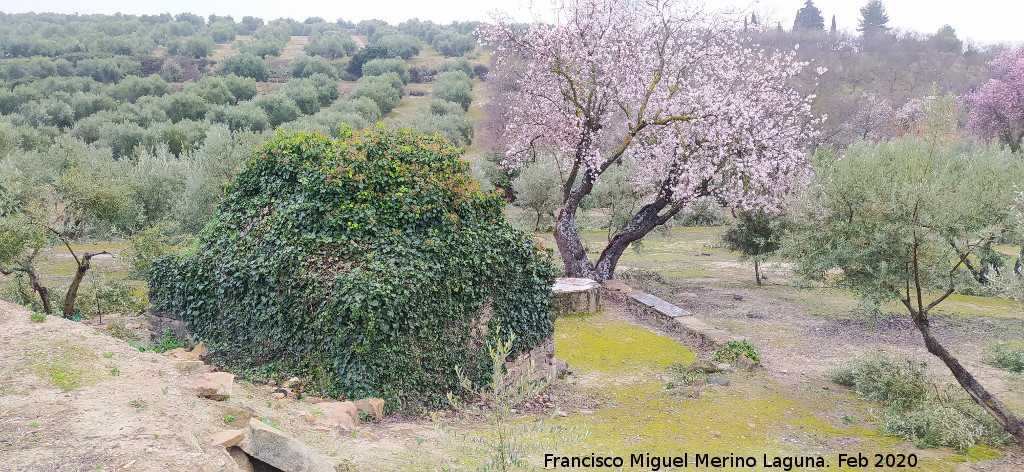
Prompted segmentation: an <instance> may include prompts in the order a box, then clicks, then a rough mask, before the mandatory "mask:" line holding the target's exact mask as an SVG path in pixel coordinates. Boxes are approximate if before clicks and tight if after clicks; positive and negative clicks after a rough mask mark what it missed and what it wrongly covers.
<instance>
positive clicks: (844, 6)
mask: <svg viewBox="0 0 1024 472" xmlns="http://www.w3.org/2000/svg"><path fill="white" fill-rule="evenodd" d="M804 1H805V0H757V1H753V0H708V1H707V2H706V3H707V5H708V6H709V7H710V8H713V9H718V8H723V7H730V8H738V9H741V10H754V11H757V12H759V13H764V14H766V16H767V18H768V19H770V20H773V21H778V22H781V23H782V25H783V27H785V28H786V29H789V28H791V27H792V26H793V17H794V15H795V14H796V11H797V10H798V9H799V8H800V7H802V6H803V4H804ZM883 2H884V4H885V6H886V10H887V11H888V13H889V25H890V26H892V27H894V28H900V29H908V30H916V31H921V32H928V33H931V32H935V31H936V30H938V29H939V28H940V27H942V25H944V24H949V25H950V26H952V27H953V28H955V29H956V31H957V34H958V35H959V36H960V37H961V38H971V39H973V40H974V41H975V42H977V43H989V44H991V43H998V42H1012V43H1021V42H1024V28H1021V26H1020V22H1021V20H1022V19H1024V1H1022V0H970V1H965V0H883ZM814 3H815V5H816V6H817V7H818V8H819V9H820V10H821V12H822V16H824V17H825V25H826V27H827V26H828V25H829V22H830V21H831V18H832V15H835V16H836V22H837V23H838V25H839V28H840V29H850V30H852V29H855V28H856V27H857V19H858V18H860V12H859V9H860V7H861V6H862V5H863V4H864V3H867V0H816V1H815V2H814ZM531 5H532V7H531ZM497 10H502V11H505V12H506V13H511V14H512V15H513V16H514V17H516V18H520V19H531V18H533V16H531V13H530V12H531V11H534V12H538V13H544V12H545V11H550V2H549V0H533V1H532V2H531V0H369V1H362V0H349V1H338V0H331V1H321V0H316V1H309V0H293V1H287V0H172V1H168V2H150V1H140V0H79V1H68V0H0V11H4V12H7V13H21V12H28V11H35V12H44V11H54V12H61V13H75V12H78V13H116V12H121V13H131V14H142V13H149V14H155V13H163V12H168V13H181V12H186V11H187V12H191V13H196V14H200V15H203V16H208V15H209V14H211V13H215V14H218V15H232V16H234V18H235V20H236V21H237V20H239V19H241V17H242V16H245V15H252V16H257V17H260V18H263V19H264V20H270V19H275V18H280V17H290V18H295V19H297V20H304V19H306V18H307V17H310V16H320V17H323V18H325V19H327V20H335V19H338V18H344V19H346V20H352V21H359V20H365V19H371V18H379V19H382V20H386V21H388V22H389V23H392V24H394V23H398V22H401V21H404V20H406V19H409V18H420V19H423V20H428V19H429V20H434V21H437V22H441V23H448V22H451V21H453V20H460V21H464V20H487V19H489V18H490V16H489V14H490V13H491V12H493V11H497ZM762 16H765V15H762Z"/></svg>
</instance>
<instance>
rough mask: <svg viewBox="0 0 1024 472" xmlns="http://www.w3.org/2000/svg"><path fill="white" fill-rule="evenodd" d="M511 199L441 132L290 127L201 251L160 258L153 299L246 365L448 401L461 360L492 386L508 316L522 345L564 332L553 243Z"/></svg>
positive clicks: (238, 187)
mask: <svg viewBox="0 0 1024 472" xmlns="http://www.w3.org/2000/svg"><path fill="white" fill-rule="evenodd" d="M503 206H504V201H503V200H502V198H501V197H500V196H499V195H498V194H497V193H485V192H482V191H480V190H479V188H478V187H477V185H476V183H474V182H473V181H472V179H471V177H470V174H469V170H468V166H467V164H466V163H464V162H462V161H460V160H459V151H458V149H457V148H456V147H454V146H453V145H451V144H450V143H448V142H447V141H444V140H443V139H441V138H437V137H424V136H420V135H414V134H411V133H408V132H404V131H403V132H395V131H389V130H386V129H384V128H378V129H376V130H373V131H367V132H364V133H360V134H357V135H356V136H354V137H351V138H349V139H347V140H344V141H336V140H331V139H328V138H325V137H322V136H320V135H309V134H304V133H296V134H283V133H282V134H278V135H277V136H276V137H275V138H273V139H271V140H269V141H267V142H266V143H264V145H263V146H262V148H260V149H258V150H257V152H256V157H255V158H254V159H252V160H251V161H250V162H249V163H248V165H247V166H246V168H245V169H244V170H243V171H242V172H241V173H240V174H239V175H238V176H237V178H236V180H235V181H234V182H233V183H232V184H230V185H229V186H228V187H227V188H226V191H225V195H224V198H223V200H222V202H221V204H220V207H219V208H218V210H217V214H216V216H215V217H214V218H213V219H212V220H211V221H210V223H209V224H208V225H207V227H206V229H205V230H204V231H203V233H202V235H201V237H200V238H199V241H198V243H197V246H196V247H195V248H194V249H193V250H192V251H191V252H188V253H186V254H181V255H176V256H171V257H168V258H164V259H160V260H157V261H156V262H155V263H154V264H153V267H152V271H151V277H150V281H149V284H150V299H151V301H152V304H153V308H154V309H155V310H157V311H162V312H171V313H175V314H178V315H180V316H181V317H182V318H183V319H184V320H185V322H186V324H187V326H188V327H189V329H190V330H191V331H192V333H193V334H194V335H196V336H197V337H198V338H200V339H203V340H206V341H208V342H211V343H212V344H214V345H216V346H218V349H220V350H221V351H222V352H224V353H226V355H227V358H229V359H231V360H232V361H231V362H234V363H236V366H238V367H257V366H266V365H268V364H271V363H274V366H275V367H273V369H278V371H276V372H275V373H277V374H284V373H285V372H287V373H289V374H291V373H299V374H302V373H305V374H307V375H313V376H317V377H318V379H319V380H320V382H317V383H323V384H325V385H329V387H327V390H328V393H330V394H332V395H333V394H341V395H344V396H346V397H363V396H369V395H381V396H383V397H384V398H386V399H388V400H390V401H391V402H393V404H395V405H397V406H398V407H399V408H406V409H407V408H412V407H416V406H420V405H431V406H436V405H441V404H442V398H443V397H444V394H445V393H446V392H448V391H457V390H458V382H457V378H456V376H455V372H454V368H455V366H456V365H459V366H462V368H463V369H464V371H465V372H467V373H469V374H470V376H471V378H473V379H474V381H480V382H486V380H487V378H488V377H487V376H488V374H489V369H490V368H491V366H492V364H491V361H490V358H489V356H488V354H487V352H486V342H487V341H492V342H493V341H494V340H491V339H488V336H489V335H491V336H493V333H494V331H495V328H496V327H497V326H498V325H500V326H502V327H503V331H507V330H509V329H510V330H512V331H513V332H515V334H516V345H515V346H514V352H513V355H516V354H518V353H520V352H523V351H524V350H528V349H530V348H532V347H533V346H535V345H536V344H538V343H539V342H540V341H542V340H544V339H546V338H547V337H549V336H551V334H552V318H551V314H550V306H549V304H550V300H549V294H550V286H551V283H552V281H553V278H554V276H555V269H554V267H553V265H552V263H551V254H550V251H548V252H541V251H540V250H539V249H538V248H537V247H536V245H535V243H534V241H533V240H532V239H531V238H529V237H528V236H527V235H526V234H525V233H522V232H520V231H518V230H515V229H513V228H512V227H511V226H510V225H509V224H508V223H507V222H506V220H505V219H504V217H503V215H502V208H503ZM484 313H488V314H487V315H485V314H484ZM490 313H493V316H491V315H489V314H490ZM484 326H486V328H484ZM273 369H272V370H273ZM324 379H326V380H327V381H323V380H324Z"/></svg>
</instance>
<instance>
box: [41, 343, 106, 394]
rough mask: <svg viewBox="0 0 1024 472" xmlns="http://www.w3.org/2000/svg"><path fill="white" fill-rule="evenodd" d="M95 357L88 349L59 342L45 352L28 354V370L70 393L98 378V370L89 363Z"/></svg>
mask: <svg viewBox="0 0 1024 472" xmlns="http://www.w3.org/2000/svg"><path fill="white" fill-rule="evenodd" d="M92 356H93V354H92V353H90V352H89V351H88V350H87V349H86V348H84V347H81V346H77V345H74V344H71V343H69V342H67V341H57V342H54V343H52V344H51V345H49V346H48V348H47V350H46V351H45V352H36V353H32V354H28V355H27V356H26V361H27V363H28V369H29V370H30V371H32V372H33V373H34V374H36V375H38V376H39V377H40V378H42V379H44V380H47V381H48V382H50V384H52V385H53V386H54V387H57V388H59V389H61V390H63V391H65V392H70V391H71V390H74V389H76V388H78V387H80V386H82V385H84V384H86V383H88V382H91V381H94V380H96V378H97V375H96V374H97V372H96V369H94V368H90V364H89V363H88V362H87V360H88V359H90V358H91V357H92Z"/></svg>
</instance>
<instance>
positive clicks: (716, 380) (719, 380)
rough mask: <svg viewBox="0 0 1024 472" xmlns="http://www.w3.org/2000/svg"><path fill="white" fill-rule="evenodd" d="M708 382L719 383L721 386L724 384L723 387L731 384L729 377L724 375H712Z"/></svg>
mask: <svg viewBox="0 0 1024 472" xmlns="http://www.w3.org/2000/svg"><path fill="white" fill-rule="evenodd" d="M708 383H709V384H711V385H719V386H722V387H728V386H729V379H726V378H722V377H711V379H710V380H708Z"/></svg>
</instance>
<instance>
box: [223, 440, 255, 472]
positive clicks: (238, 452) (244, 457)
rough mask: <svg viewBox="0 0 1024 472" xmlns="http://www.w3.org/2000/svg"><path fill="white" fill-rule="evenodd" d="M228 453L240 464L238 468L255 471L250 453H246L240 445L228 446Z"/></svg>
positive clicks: (244, 471)
mask: <svg viewBox="0 0 1024 472" xmlns="http://www.w3.org/2000/svg"><path fill="white" fill-rule="evenodd" d="M228 455H230V456H231V459H232V460H234V461H235V464H238V468H239V469H242V472H253V471H254V469H253V466H252V461H250V460H249V455H248V454H246V453H245V451H243V450H242V449H241V448H240V447H238V446H232V447H229V448H228Z"/></svg>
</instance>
